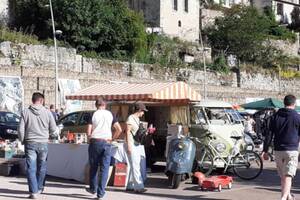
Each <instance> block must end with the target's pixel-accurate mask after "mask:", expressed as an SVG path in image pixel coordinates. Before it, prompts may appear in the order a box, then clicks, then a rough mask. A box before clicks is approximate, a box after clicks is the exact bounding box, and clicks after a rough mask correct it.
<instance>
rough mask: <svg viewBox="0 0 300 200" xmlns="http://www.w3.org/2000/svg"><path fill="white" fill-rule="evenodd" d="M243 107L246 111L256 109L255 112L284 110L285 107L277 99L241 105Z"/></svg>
mask: <svg viewBox="0 0 300 200" xmlns="http://www.w3.org/2000/svg"><path fill="white" fill-rule="evenodd" d="M241 107H243V108H245V109H255V110H261V109H266V108H283V107H284V105H283V103H282V101H280V100H278V99H275V98H267V99H264V100H260V101H254V102H251V103H246V104H243V105H241Z"/></svg>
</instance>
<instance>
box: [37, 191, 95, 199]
mask: <svg viewBox="0 0 300 200" xmlns="http://www.w3.org/2000/svg"><path fill="white" fill-rule="evenodd" d="M42 195H45V196H55V197H57V198H59V197H69V198H72V199H94V197H92V196H91V195H83V194H58V193H47V192H46V193H43V194H42Z"/></svg>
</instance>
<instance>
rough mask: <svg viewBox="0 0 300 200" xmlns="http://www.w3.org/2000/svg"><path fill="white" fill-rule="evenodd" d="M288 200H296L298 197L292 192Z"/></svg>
mask: <svg viewBox="0 0 300 200" xmlns="http://www.w3.org/2000/svg"><path fill="white" fill-rule="evenodd" d="M287 200H296V198H295V196H294V195H293V194H290V198H289V197H288V198H287Z"/></svg>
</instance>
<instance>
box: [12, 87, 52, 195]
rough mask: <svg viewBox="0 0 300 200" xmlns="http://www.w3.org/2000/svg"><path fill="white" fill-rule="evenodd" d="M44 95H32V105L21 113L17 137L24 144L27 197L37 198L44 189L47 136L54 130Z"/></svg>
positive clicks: (37, 93)
mask: <svg viewBox="0 0 300 200" xmlns="http://www.w3.org/2000/svg"><path fill="white" fill-rule="evenodd" d="M43 103H44V95H43V94H41V93H39V92H36V93H33V95H32V105H30V106H29V108H26V109H24V111H23V112H22V114H21V119H20V125H19V129H18V133H19V139H20V141H21V142H22V144H24V145H25V159H26V173H27V181H28V186H29V193H30V195H29V198H30V199H37V198H38V194H40V193H41V192H42V191H43V190H44V182H45V176H46V168H47V163H46V160H47V155H48V138H49V134H50V135H52V134H54V133H55V131H56V124H55V121H54V118H53V116H52V114H51V112H50V111H49V110H47V109H46V108H45V107H44V106H43Z"/></svg>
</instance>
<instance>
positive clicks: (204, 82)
mask: <svg viewBox="0 0 300 200" xmlns="http://www.w3.org/2000/svg"><path fill="white" fill-rule="evenodd" d="M199 37H200V38H199V39H200V45H201V49H202V58H203V65H204V79H203V90H204V99H207V88H206V61H205V49H204V45H203V39H202V31H201V27H200V29H199Z"/></svg>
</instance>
